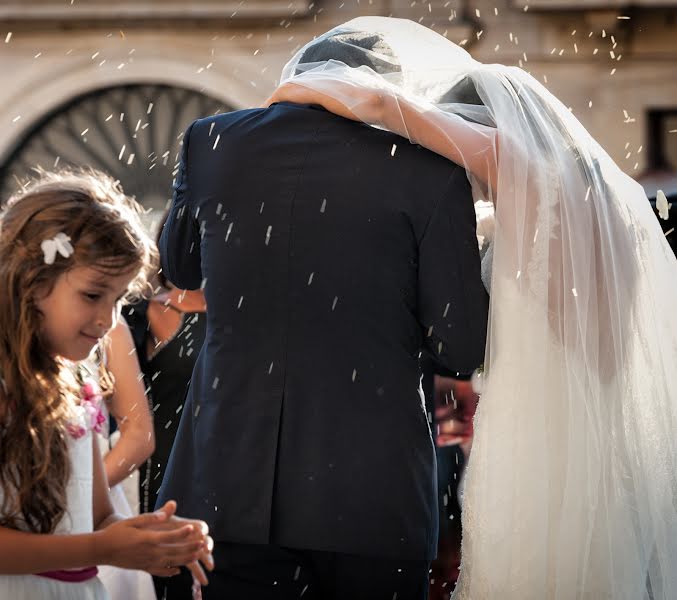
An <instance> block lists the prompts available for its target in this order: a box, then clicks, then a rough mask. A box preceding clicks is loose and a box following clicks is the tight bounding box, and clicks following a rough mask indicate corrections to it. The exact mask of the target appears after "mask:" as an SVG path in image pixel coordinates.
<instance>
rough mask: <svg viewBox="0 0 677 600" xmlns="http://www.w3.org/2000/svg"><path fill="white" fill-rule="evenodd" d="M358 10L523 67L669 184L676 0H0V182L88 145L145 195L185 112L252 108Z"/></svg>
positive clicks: (626, 158)
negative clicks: (304, 48)
mask: <svg viewBox="0 0 677 600" xmlns="http://www.w3.org/2000/svg"><path fill="white" fill-rule="evenodd" d="M367 14H378V15H392V16H397V17H406V18H410V19H414V20H416V21H419V22H421V23H423V24H424V25H427V26H429V27H432V28H433V29H434V30H436V31H438V32H439V33H441V34H443V35H446V36H447V37H449V38H450V39H452V40H454V41H456V42H458V43H461V44H463V45H464V46H465V47H466V48H467V49H468V50H469V51H470V53H471V54H472V55H473V56H474V57H475V58H477V59H478V60H481V61H484V62H502V63H506V64H514V65H521V66H522V67H523V68H525V69H527V70H528V71H530V72H531V73H532V74H533V75H534V76H536V77H537V78H538V79H539V80H541V81H543V82H544V83H545V85H546V86H547V87H548V88H549V89H550V90H551V91H552V92H553V93H554V94H555V95H557V96H558V97H560V98H561V99H562V100H563V101H564V103H565V104H567V105H568V106H570V107H571V109H572V110H573V112H574V113H575V114H576V116H577V117H578V118H579V119H580V120H581V121H582V122H583V124H584V125H585V126H586V127H587V128H588V129H589V131H590V132H591V133H592V134H593V135H594V136H595V137H596V138H597V139H598V140H599V141H600V143H601V144H602V145H603V146H604V147H605V148H606V150H607V151H608V152H609V153H610V154H611V156H612V157H613V158H614V159H615V160H616V161H617V162H618V163H619V164H620V165H621V167H622V168H623V169H624V170H626V172H628V173H630V174H631V175H633V176H635V177H639V178H640V179H642V180H643V182H644V183H645V184H646V185H647V190H648V191H650V190H651V189H652V188H651V186H654V188H655V187H663V188H666V189H667V190H668V193H673V194H677V184H676V183H675V182H676V181H677V180H676V179H675V177H674V172H675V171H677V0H634V1H633V2H626V1H625V0H450V1H447V0H435V1H421V0H345V1H344V0H315V1H314V2H313V1H311V0H223V1H221V0H198V1H194V2H193V1H189V0H117V1H112V0H0V72H2V73H3V75H4V77H3V85H2V86H0V124H2V128H3V135H2V136H0V186H2V189H3V194H6V193H7V190H9V189H10V188H11V187H12V186H14V185H16V183H15V179H16V177H21V176H22V175H23V174H25V172H26V171H27V170H28V169H29V168H30V167H31V166H33V165H34V164H36V163H39V164H41V165H42V166H44V167H51V166H53V163H54V162H55V161H57V158H56V157H59V160H60V161H61V163H60V164H65V163H67V162H69V161H70V162H83V161H85V160H86V157H87V156H88V155H89V156H90V158H91V156H94V157H95V158H93V159H91V161H90V162H92V164H93V165H94V166H99V167H100V168H108V169H109V170H111V171H112V172H113V173H114V174H116V175H117V176H119V177H120V179H121V180H122V181H123V183H125V185H127V183H126V182H127V180H129V181H132V183H131V187H132V191H133V192H135V193H136V194H137V196H138V197H139V199H141V200H143V201H144V202H147V203H149V204H150V205H153V206H156V207H157V206H159V205H160V204H161V203H162V202H163V201H164V198H165V196H167V195H168V194H169V191H168V190H169V188H168V187H167V188H166V190H167V191H160V190H163V189H164V188H163V187H162V181H165V180H166V177H169V176H170V174H171V172H172V170H173V167H174V166H175V160H176V152H177V151H178V142H179V138H180V134H181V132H182V131H183V129H184V128H185V126H186V125H187V124H188V123H189V122H190V120H192V119H193V118H195V117H197V116H200V115H202V114H209V113H211V112H216V111H218V110H231V109H236V108H243V107H250V106H256V105H257V104H259V103H261V102H262V101H263V100H264V99H265V98H266V97H267V95H268V94H269V93H270V92H271V91H272V90H273V89H274V86H275V84H276V82H277V78H278V76H279V73H280V71H281V69H282V66H283V65H284V64H285V63H286V61H287V60H288V59H289V58H290V56H291V55H292V54H293V53H294V52H295V51H296V50H297V49H298V48H299V47H300V46H301V45H302V44H304V43H305V42H307V41H308V40H310V39H312V37H313V36H315V35H317V34H319V33H321V32H323V31H325V30H327V29H329V28H331V27H333V26H334V25H336V24H338V23H341V22H343V21H346V20H348V19H351V18H353V17H356V16H360V15H367ZM151 105H152V106H151ZM149 109H150V110H149ZM104 113H105V114H104ZM151 131H153V132H154V133H153V135H155V136H156V138H153V139H151V138H152V136H150V132H151ZM158 132H164V133H165V134H167V135H166V136H165V139H161V137H162V136H161V135H159V133H158ZM169 133H171V136H169ZM158 136H159V137H158ZM123 146H124V147H125V148H124V149H123ZM132 154H133V155H134V156H132ZM130 156H132V158H131V160H130ZM57 164H59V163H57ZM154 164H155V167H154V166H153V165H154ZM155 168H157V172H158V173H160V172H161V171H162V172H164V177H165V179H163V178H162V177H159V176H158V177H156V179H157V182H156V183H155V184H154V185H155V188H154V191H153V190H151V189H146V188H148V187H149V185H150V184H148V182H147V181H146V182H145V183H144V182H143V180H147V179H148V176H147V174H148V173H151V172H152V170H154V169H155ZM163 169H164V171H163ZM133 181H136V183H133ZM170 181H171V180H170ZM144 185H145V188H144ZM168 185H169V182H167V186H168ZM671 186H672V187H671ZM151 187H152V186H151ZM673 187H674V188H675V189H672V188H673ZM650 193H651V192H650ZM654 193H655V190H654Z"/></svg>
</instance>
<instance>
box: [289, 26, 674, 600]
mask: <svg viewBox="0 0 677 600" xmlns="http://www.w3.org/2000/svg"><path fill="white" fill-rule="evenodd" d="M355 32H367V33H371V34H374V35H378V36H380V39H382V41H383V43H382V44H380V45H379V46H378V47H377V48H376V49H374V47H373V46H372V47H371V48H370V49H369V50H364V49H362V50H361V51H362V52H364V56H365V61H363V62H362V63H361V64H364V65H369V64H374V60H376V61H377V62H379V61H385V62H386V63H391V64H393V65H395V67H396V68H392V69H387V70H386V71H387V72H385V73H384V74H378V73H376V72H375V71H374V70H373V69H372V68H370V67H368V66H360V67H359V68H356V67H355V66H352V67H351V66H347V65H345V64H343V63H341V62H337V61H333V60H321V61H317V60H307V59H304V55H305V56H306V57H308V56H312V53H309V54H306V51H307V50H308V48H309V47H311V46H312V45H313V44H316V43H317V42H318V40H315V41H313V42H311V43H310V44H309V45H307V46H306V47H304V48H303V49H301V50H300V51H299V52H298V54H297V55H296V56H295V57H294V58H293V59H292V61H291V62H290V63H289V64H288V65H287V66H286V67H285V70H284V72H283V78H282V79H283V81H284V80H288V79H292V78H293V80H294V82H295V83H299V84H302V85H306V86H308V87H310V88H313V89H316V90H318V91H320V92H322V93H324V94H327V95H329V96H331V97H333V98H335V99H336V100H339V101H340V102H341V103H343V104H344V105H345V106H347V107H348V108H349V109H350V110H351V111H352V112H353V113H354V114H355V115H356V116H357V117H358V118H361V119H362V120H364V121H367V122H370V123H372V124H375V125H377V126H381V127H386V128H389V129H391V130H393V131H396V132H398V133H401V134H403V135H406V136H408V137H409V138H410V139H411V140H412V141H417V142H422V143H424V144H426V145H428V146H429V147H431V149H433V150H435V151H437V152H440V153H442V154H444V155H446V156H447V157H450V158H455V159H456V161H457V162H460V163H462V164H464V166H465V167H466V169H467V170H468V172H469V177H470V179H471V181H472V183H473V191H474V194H475V199H476V200H490V201H492V202H494V204H495V207H496V212H495V233H494V239H493V248H492V249H493V252H492V254H493V276H492V281H491V289H490V293H491V307H490V316H489V334H488V339H487V350H486V357H485V385H484V391H483V394H482V397H481V400H480V404H479V409H478V414H477V415H476V422H475V438H474V442H473V449H472V453H471V458H470V461H469V466H468V472H467V480H466V489H465V498H464V513H463V528H464V537H463V547H462V568H461V580H460V582H459V585H458V587H457V591H456V594H457V597H459V598H466V599H469V600H484V599H487V600H493V599H494V598H503V599H506V600H517V599H519V600H544V599H557V600H565V599H566V600H570V599H574V598H576V599H579V598H580V599H589V600H599V599H601V598H613V599H621V598H622V599H628V600H639V599H650V598H651V599H655V600H657V599H659V598H660V599H664V600H674V599H675V598H677V367H676V362H677V322H676V321H675V319H674V318H673V316H672V315H671V311H672V310H673V308H674V304H675V301H676V300H677V266H676V262H675V257H674V256H673V254H672V252H671V250H670V248H669V246H668V244H667V242H666V241H665V239H664V236H663V234H662V232H661V230H660V227H659V225H658V223H657V222H656V219H655V217H654V215H653V213H652V211H651V208H650V205H649V203H648V201H647V199H646V196H645V194H644V192H643V190H642V188H641V187H640V186H639V184H637V183H636V182H635V181H633V180H632V179H631V178H630V177H628V176H627V175H625V174H624V173H623V172H622V171H621V170H620V169H619V168H618V167H617V166H616V165H615V164H614V163H613V161H612V160H611V159H610V158H609V156H608V155H607V154H606V152H605V151H604V150H603V149H602V148H601V147H600V146H599V145H598V144H597V143H596V142H595V141H594V140H593V139H592V138H591V136H590V135H589V134H588V133H587V131H586V130H585V129H584V128H583V126H582V125H581V124H580V123H579V122H578V121H577V119H576V118H575V117H574V116H573V115H572V114H571V113H570V111H569V110H567V108H566V107H565V106H564V105H563V104H562V103H561V102H560V101H559V100H557V99H556V98H555V97H554V96H552V95H551V94H550V93H549V92H548V91H547V90H546V89H545V88H544V87H543V86H542V85H540V84H539V83H538V82H537V81H536V80H535V79H534V78H532V77H531V76H530V75H528V74H527V73H525V72H524V71H522V70H520V69H516V68H511V67H505V66H501V65H482V64H480V63H478V62H476V61H475V60H473V59H472V58H471V57H470V55H469V54H468V53H467V52H465V51H464V50H463V49H461V48H459V47H458V46H456V45H454V44H453V43H451V42H449V41H448V40H446V39H445V38H443V37H441V36H439V35H438V34H436V33H434V32H432V31H430V30H428V29H426V28H424V27H422V26H420V25H417V24H415V23H413V22H410V21H404V20H398V19H388V18H379V17H364V18H359V19H355V20H353V21H350V22H349V23H346V24H344V25H341V26H340V27H338V28H336V29H334V30H332V31H330V32H328V33H327V34H325V35H324V36H323V38H321V39H326V38H329V37H331V36H336V35H339V36H341V43H345V44H350V43H351V41H350V40H351V35H352V34H354V33H355ZM384 47H385V48H389V51H388V52H383V51H381V50H379V49H378V48H384ZM355 51H356V52H359V51H360V49H359V44H358V46H356V47H355ZM393 57H395V58H393ZM379 64H380V62H379ZM365 90H366V91H369V92H370V93H369V94H367V93H365ZM375 99H376V100H377V102H376V103H375V102H374V100H375ZM384 101H391V103H390V105H388V104H387V103H385V104H384ZM383 105H388V106H391V107H394V108H390V109H389V110H388V113H387V118H377V117H375V116H374V115H377V114H378V110H376V109H377V108H378V106H383ZM430 140H432V143H430ZM440 140H443V144H442V145H443V146H444V145H446V150H444V149H441V145H440ZM455 200H456V199H454V198H450V199H449V201H450V202H453V201H455ZM443 309H444V307H441V310H443ZM424 325H425V324H424Z"/></svg>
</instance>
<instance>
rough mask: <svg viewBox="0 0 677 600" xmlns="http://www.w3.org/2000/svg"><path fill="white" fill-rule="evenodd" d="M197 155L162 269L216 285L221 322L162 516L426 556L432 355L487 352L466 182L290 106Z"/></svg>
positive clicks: (291, 543) (257, 538) (444, 167)
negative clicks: (428, 367)
mask: <svg viewBox="0 0 677 600" xmlns="http://www.w3.org/2000/svg"><path fill="white" fill-rule="evenodd" d="M183 148H184V149H183V159H182V163H181V168H180V171H179V174H178V176H177V179H176V183H175V195H174V203H173V206H172V209H171V214H170V216H169V218H168V221H167V224H166V226H165V229H164V233H163V235H162V239H161V253H162V255H163V269H164V273H165V275H166V276H167V277H168V278H169V280H171V281H172V282H174V283H175V284H176V285H177V286H178V287H180V288H190V289H194V288H198V287H200V286H201V285H203V286H204V290H205V294H206V299H207V307H208V310H207V319H208V325H207V338H206V342H205V344H204V346H203V348H202V351H201V352H200V356H199V358H198V360H197V364H196V367H195V371H194V373H193V379H192V382H191V386H190V391H189V393H188V397H187V399H186V402H185V406H184V409H183V416H182V418H181V424H180V427H179V431H178V435H177V438H176V442H175V445H174V449H173V452H172V455H171V459H170V462H169V466H168V468H167V474H166V477H165V480H164V483H163V485H162V488H161V492H160V500H159V502H160V503H161V502H163V501H164V500H167V499H169V498H175V499H176V500H177V501H178V504H179V507H180V512H181V513H182V514H186V515H190V516H191V517H199V518H202V519H204V520H206V521H207V522H208V523H209V525H210V527H211V533H212V536H213V537H214V539H215V540H217V541H227V542H242V543H251V544H276V545H280V546H286V547H291V548H303V549H312V550H323V551H330V552H341V553H350V554H358V555H364V556H378V557H392V558H398V559H400V558H401V559H430V558H432V557H433V556H434V555H435V552H436V537H437V522H436V521H437V507H436V502H437V500H436V498H437V492H436V487H435V486H436V475H435V453H434V448H433V443H432V441H431V436H430V431H429V427H428V421H427V418H426V414H425V411H424V408H423V405H422V398H421V396H420V394H419V381H420V371H419V353H420V352H421V350H422V349H424V348H427V349H428V350H429V352H430V353H432V354H433V355H434V356H435V357H436V359H437V360H438V361H439V362H440V363H441V364H442V365H443V366H444V367H446V368H448V369H451V370H452V371H460V372H464V373H469V372H471V371H472V370H473V369H474V368H475V367H477V366H478V365H479V364H480V363H481V362H482V358H483V352H484V343H485V327H486V318H487V304H488V299H487V296H486V293H485V290H484V288H483V287H482V283H481V280H480V263H479V257H478V250H477V239H476V237H475V214H474V210H473V205H472V198H471V193H470V187H469V184H468V181H467V179H466V175H465V172H464V171H463V169H461V168H460V167H458V166H456V165H454V164H453V163H451V162H449V161H447V160H445V159H444V158H441V157H440V156H437V155H435V154H433V153H431V152H429V151H427V150H425V149H422V148H420V147H418V146H414V145H411V144H410V143H409V142H407V141H406V140H404V139H402V138H400V137H398V136H396V135H394V134H391V133H387V132H384V131H379V130H375V129H373V128H370V127H368V126H366V125H363V124H358V123H355V122H352V121H348V120H345V119H342V118H341V117H338V116H335V115H333V114H330V113H328V112H326V111H324V110H322V109H320V108H318V107H314V106H306V105H294V104H286V103H282V104H276V105H273V106H271V107H270V108H268V109H253V110H243V111H238V112H234V113H229V114H224V115H219V116H215V117H210V118H206V119H201V120H199V121H197V122H195V123H193V125H191V126H190V127H189V129H188V130H187V132H186V134H185V137H184V140H183Z"/></svg>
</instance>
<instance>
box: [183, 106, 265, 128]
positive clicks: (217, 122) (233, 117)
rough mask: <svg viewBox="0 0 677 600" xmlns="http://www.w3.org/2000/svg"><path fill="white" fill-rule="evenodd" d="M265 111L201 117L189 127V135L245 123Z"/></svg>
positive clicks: (244, 111) (235, 112)
mask: <svg viewBox="0 0 677 600" xmlns="http://www.w3.org/2000/svg"><path fill="white" fill-rule="evenodd" d="M265 110H266V109H265V108H246V109H242V110H234V111H232V112H226V113H219V114H218V115H211V116H209V117H203V118H201V119H197V120H196V121H194V122H193V124H192V125H191V133H192V132H196V133H199V132H202V131H203V130H205V129H207V130H210V129H212V128H214V127H218V128H219V129H224V128H227V127H230V126H232V125H235V124H237V123H239V122H241V121H246V120H248V119H250V118H251V117H253V116H256V115H258V114H261V113H262V112H264V111H265Z"/></svg>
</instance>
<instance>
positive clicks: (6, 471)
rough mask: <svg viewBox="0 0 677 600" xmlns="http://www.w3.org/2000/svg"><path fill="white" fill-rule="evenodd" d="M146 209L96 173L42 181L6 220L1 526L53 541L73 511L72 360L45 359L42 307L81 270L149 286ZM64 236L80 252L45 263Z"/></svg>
mask: <svg viewBox="0 0 677 600" xmlns="http://www.w3.org/2000/svg"><path fill="white" fill-rule="evenodd" d="M139 211H140V209H139V206H138V205H137V204H136V202H134V201H133V200H131V199H129V198H127V197H126V196H125V195H124V193H123V192H122V190H121V189H120V187H119V186H118V185H117V182H114V181H113V180H112V179H111V178H109V177H107V176H105V175H103V174H101V173H97V172H94V171H62V172H59V173H45V172H42V173H40V176H39V178H38V179H37V180H35V181H34V182H32V183H30V184H28V185H27V186H25V187H24V188H23V189H22V191H21V192H19V193H17V194H16V195H14V196H13V197H11V198H10V199H9V200H8V201H7V203H6V204H5V206H4V207H3V209H2V212H0V457H2V460H1V461H0V489H1V490H3V498H2V503H1V505H0V526H4V527H11V528H13V529H19V528H27V529H28V530H29V531H32V532H35V533H51V532H53V531H54V529H55V527H56V525H57V524H58V522H59V521H60V519H61V518H62V516H63V514H64V512H65V510H66V484H67V482H68V478H69V475H70V463H69V459H68V449H67V438H66V435H67V434H66V433H65V425H66V421H67V419H68V417H69V413H70V409H71V407H72V404H73V402H74V399H75V398H76V397H77V394H78V389H77V386H76V385H75V381H74V379H73V377H72V376H71V375H70V372H69V368H68V365H67V361H65V360H64V359H62V358H60V357H59V356H53V355H51V354H50V353H49V352H48V351H47V347H46V344H45V340H44V339H43V338H42V334H41V313H40V311H39V310H38V308H37V306H36V301H37V300H38V299H39V298H44V297H45V296H47V295H48V294H49V293H50V292H51V291H52V289H53V288H54V285H55V283H56V281H57V279H58V278H59V277H60V276H61V275H63V274H64V273H66V272H67V271H68V270H70V269H72V268H74V267H76V266H87V267H92V268H95V269H97V270H99V271H101V272H102V273H104V274H110V275H119V274H121V273H131V272H134V273H137V275H136V277H135V279H134V280H133V282H132V284H131V285H130V288H129V294H130V295H137V294H140V293H141V292H142V291H145V287H146V286H147V279H146V277H147V273H148V268H149V267H150V265H151V264H153V262H154V259H155V251H154V250H153V245H152V242H151V240H150V239H149V238H148V236H147V235H146V233H145V232H144V230H143V227H142V225H141V222H140V220H139V216H138V215H139ZM59 232H63V233H65V234H66V235H67V236H69V237H70V239H71V243H72V245H73V248H74V252H73V254H72V255H71V256H70V257H68V258H63V257H61V256H58V257H57V259H56V260H55V261H54V264H51V265H48V264H46V263H45V259H44V254H43V251H42V249H41V244H42V242H43V241H44V240H46V239H51V238H53V237H54V236H55V235H56V234H57V233H59Z"/></svg>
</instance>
